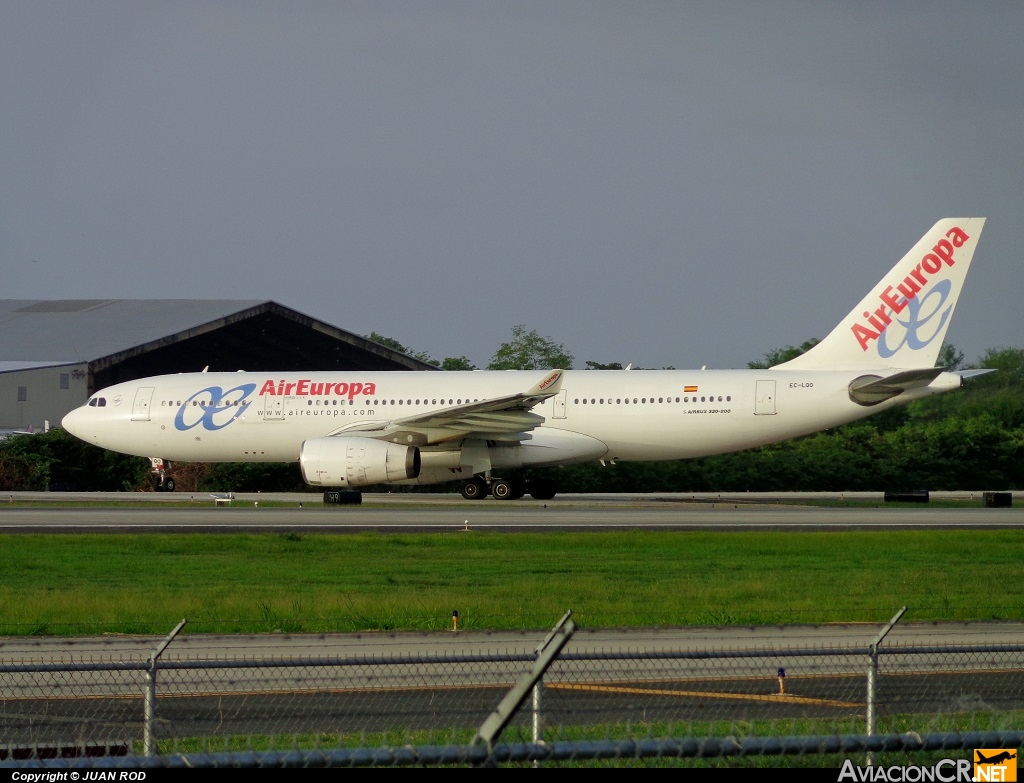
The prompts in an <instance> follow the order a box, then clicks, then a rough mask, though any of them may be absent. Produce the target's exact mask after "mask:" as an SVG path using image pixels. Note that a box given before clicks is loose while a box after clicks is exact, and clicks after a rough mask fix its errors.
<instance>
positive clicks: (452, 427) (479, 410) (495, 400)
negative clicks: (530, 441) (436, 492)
mask: <svg viewBox="0 0 1024 783" xmlns="http://www.w3.org/2000/svg"><path fill="white" fill-rule="evenodd" d="M563 372H564V371H563V370H552V371H551V372H550V373H548V374H547V375H546V376H544V378H543V379H542V380H540V381H539V382H537V383H536V384H534V385H533V386H531V387H530V388H529V389H527V390H526V391H524V392H520V393H518V394H509V395H505V396H503V397H492V398H491V399H487V400H478V401H477V402H467V403H464V404H463V405H456V406H454V407H451V408H441V409H439V410H434V411H429V412H427V413H421V414H417V415H415V416H406V417H403V418H398V419H392V420H390V421H387V422H381V421H376V422H366V423H365V424H363V423H359V424H353V425H350V426H348V427H342V428H341V429H338V430H335V431H334V432H332V433H331V434H332V435H342V434H344V435H362V436H364V437H367V438H374V439H376V440H387V441H391V442H393V443H403V444H407V445H409V446H429V445H432V444H435V443H443V442H445V441H449V440H455V439H458V438H464V437H466V436H467V435H473V436H475V437H478V438H482V439H486V440H522V439H523V436H524V435H525V433H526V432H528V431H529V430H532V429H533V428H534V427H537V426H539V425H540V424H542V423H543V422H544V417H543V416H540V415H539V414H536V413H533V412H531V411H530V409H531V408H532V407H533V406H534V405H536V404H537V403H539V402H542V401H543V400H546V399H547V398H548V397H553V396H554V395H556V394H558V392H559V389H560V388H561V385H562V375H563Z"/></svg>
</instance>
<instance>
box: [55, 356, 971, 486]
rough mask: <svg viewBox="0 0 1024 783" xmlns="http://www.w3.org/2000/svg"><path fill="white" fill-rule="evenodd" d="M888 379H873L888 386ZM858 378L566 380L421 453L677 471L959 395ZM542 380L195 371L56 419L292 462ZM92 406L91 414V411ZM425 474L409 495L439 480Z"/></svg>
mask: <svg viewBox="0 0 1024 783" xmlns="http://www.w3.org/2000/svg"><path fill="white" fill-rule="evenodd" d="M891 372H892V371H891V370H882V371H879V372H878V373H876V374H878V375H883V376H884V375H888V374H890V373H891ZM862 375H864V372H863V371H859V372H857V371H838V370H833V371H798V370H679V371H677V370H658V371H644V370H623V371H601V370H593V371H591V370H587V371H566V372H565V373H564V377H563V379H562V382H561V384H562V385H561V388H560V391H559V392H558V394H556V395H555V396H553V397H550V398H548V399H546V400H544V401H542V402H540V403H539V404H537V405H536V406H535V407H533V408H532V412H533V413H535V414H539V415H540V416H542V417H543V423H542V424H540V426H537V427H535V428H534V429H532V430H531V431H529V432H526V433H524V434H523V435H522V436H521V437H505V438H501V437H497V438H490V437H487V435H486V434H483V435H476V436H472V438H471V437H459V438H453V439H452V440H451V441H448V442H442V443H433V444H429V445H425V446H422V447H421V452H422V454H423V465H424V467H425V468H430V467H431V466H436V467H437V468H438V469H439V470H440V469H441V468H455V467H458V465H459V464H460V463H461V464H464V465H465V464H467V463H468V464H470V465H471V464H472V463H471V462H468V461H467V460H466V459H464V458H462V457H461V456H460V454H462V453H463V452H466V453H468V451H469V450H470V446H469V445H468V444H467V443H466V441H468V440H471V439H473V438H475V439H476V440H477V444H478V445H477V446H476V448H480V447H481V446H483V447H486V448H488V449H489V450H490V464H491V465H492V466H493V467H495V468H500V467H507V468H518V467H530V466H539V465H557V464H569V463H574V462H584V461H592V460H598V459H603V460H609V461H619V460H622V461H632V460H664V459H685V458H690V457H698V456H702V455H708V454H718V453H723V452H729V451H738V450H741V449H746V448H750V447H753V446H759V445H763V444H767V443H774V442H777V441H781V440H785V439H787V438H792V437H796V436H799V435H805V434H808V433H812V432H816V431H819V430H823V429H827V428H829V427H833V426H836V425H839V424H843V423H846V422H849V421H853V420H855V419H859V418H863V417H865V416H868V415H871V414H874V413H877V412H879V411H881V410H885V409H887V408H891V407H893V406H895V405H898V404H903V403H906V402H909V401H911V400H913V399H919V398H921V397H924V396H928V395H930V394H935V393H938V392H942V391H947V390H949V389H953V388H958V387H959V386H960V382H961V379H960V376H958V375H956V374H952V373H943V374H941V375H940V376H939V377H938V378H936V379H935V380H934V381H933V382H932V383H931V384H930V385H928V386H926V387H923V388H919V389H913V390H910V391H908V392H906V393H904V394H901V395H900V396H899V397H897V398H896V399H894V400H888V401H886V402H883V403H880V404H878V405H874V406H864V405H860V404H857V403H856V402H854V401H853V400H851V398H850V394H849V385H850V382H851V381H852V380H853V379H854V378H857V377H859V376H862ZM541 377H543V371H506V372H490V371H477V372H375V373H358V372H351V373H350V372H308V373H276V374H275V373H263V372H257V373H193V374H180V375H164V376H158V377H154V378H146V379H142V380H139V381H130V382H126V383H121V384H117V385H115V386H111V387H109V388H107V389H104V390H102V391H101V392H98V393H97V394H95V395H93V398H92V399H91V400H90V403H89V404H88V405H86V406H82V407H81V408H78V409H76V410H74V411H72V412H71V413H69V414H68V416H67V417H66V418H65V419H64V426H65V428H66V429H68V430H69V431H70V432H72V433H73V434H75V435H77V436H78V437H80V438H82V439H84V440H86V441H88V442H90V443H94V444H96V445H98V446H102V447H104V448H107V449H111V450H114V451H119V452H124V453H128V454H136V455H139V456H160V457H163V458H165V459H171V460H183V461H194V462H255V461H259V462H292V461H295V460H297V459H298V458H299V453H300V449H301V447H302V444H303V442H304V441H306V440H308V439H312V438H321V437H325V436H330V435H338V434H343V433H344V432H345V430H346V429H347V428H350V427H360V428H361V429H365V425H367V424H369V423H372V422H380V423H381V424H384V423H387V422H390V421H393V420H396V419H402V418H405V417H410V416H416V415H418V414H424V413H426V412H429V411H434V410H444V409H449V408H455V407H458V406H460V405H463V404H465V403H470V402H473V401H476V400H486V399H491V398H496V397H501V396H503V395H509V394H515V393H517V392H520V391H522V390H523V389H526V388H529V387H530V386H531V385H532V384H534V383H536V382H537V380H538V378H541ZM101 401H102V404H101ZM452 477H453V476H451V475H444V473H443V472H440V473H432V472H431V471H430V470H426V471H425V472H424V475H423V477H422V478H421V483H431V482H433V481H442V480H450V479H451V478H452Z"/></svg>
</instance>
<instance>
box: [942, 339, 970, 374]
mask: <svg viewBox="0 0 1024 783" xmlns="http://www.w3.org/2000/svg"><path fill="white" fill-rule="evenodd" d="M935 366H936V367H945V368H946V369H947V370H959V369H960V368H961V367H963V366H964V352H963V351H958V350H957V348H956V346H955V345H953V343H943V344H942V350H940V351H939V358H938V359H936V360H935Z"/></svg>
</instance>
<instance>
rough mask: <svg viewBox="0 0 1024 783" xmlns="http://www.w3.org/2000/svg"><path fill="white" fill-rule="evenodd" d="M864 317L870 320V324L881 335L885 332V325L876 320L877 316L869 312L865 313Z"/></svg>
mask: <svg viewBox="0 0 1024 783" xmlns="http://www.w3.org/2000/svg"><path fill="white" fill-rule="evenodd" d="M864 317H865V318H867V319H868V323H869V324H871V325H872V326H873V327H875V328H876V329H877V330H878V333H879V334H881V333H882V332H884V331H885V324H883V323H882V322H881V321H879V320H878V319H877V318H875V316H874V315H872V314H871V313H869V312H868V311H867V310H865V311H864Z"/></svg>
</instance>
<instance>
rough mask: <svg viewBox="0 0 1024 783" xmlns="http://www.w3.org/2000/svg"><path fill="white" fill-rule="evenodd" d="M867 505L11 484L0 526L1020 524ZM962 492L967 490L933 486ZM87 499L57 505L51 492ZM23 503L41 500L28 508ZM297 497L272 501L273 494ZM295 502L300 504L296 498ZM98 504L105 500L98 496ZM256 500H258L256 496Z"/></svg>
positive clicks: (544, 528)
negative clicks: (26, 489)
mask: <svg viewBox="0 0 1024 783" xmlns="http://www.w3.org/2000/svg"><path fill="white" fill-rule="evenodd" d="M842 497H843V499H844V500H847V501H850V500H854V501H857V502H859V503H862V504H863V505H858V506H855V507H851V506H827V505H801V504H803V503H807V502H809V501H810V502H825V501H830V500H833V499H834V500H838V499H839V496H838V495H837V494H826V493H822V494H812V493H795V494H787V495H783V494H772V493H769V494H752V493H743V494H736V495H717V494H715V495H707V494H704V495H691V494H686V495H683V494H658V495H629V494H627V495H562V496H559V497H557V498H555V499H554V500H551V501H547V502H541V501H534V500H526V499H523V500H518V501H510V502H498V501H493V500H485V501H473V502H471V501H464V500H462V499H461V498H459V497H458V496H454V495H421V494H366V495H365V496H364V503H363V505H361V506H325V505H324V504H323V502H322V500H321V498H320V496H318V495H302V494H275V495H270V494H267V495H261V494H238V495H235V496H233V498H232V499H231V500H227V499H225V498H221V500H220V503H219V504H218V502H217V500H216V499H215V498H214V497H213V496H211V495H208V494H199V493H196V494H192V495H188V494H185V493H177V494H174V495H163V494H156V493H110V494H99V493H96V494H93V493H89V494H74V493H69V494H66V495H65V494H57V493H16V494H13V495H10V496H9V499H8V501H9V502H8V503H7V504H4V503H2V502H0V533H41V532H49V533H100V532H108V533H109V532H120V533H146V532H151V533H158V532H159V533H173V532H192V533H242V532H248V533H252V532H302V533H314V532H322V533H352V532H362V531H370V530H372V531H378V532H406V533H417V532H419V533H428V532H452V533H455V532H460V531H461V532H464V531H467V530H476V531H492V532H506V533H509V532H556V531H575V532H579V531H612V530H679V531H685V530H705V531H707V530H719V531H730V530H736V531H750V530H786V531H795V530H815V531H842V530H869V529H889V530H908V529H933V530H939V529H944V528H945V529H1000V528H1019V527H1024V508H1021V507H1018V508H984V507H983V506H982V504H981V493H972V496H971V499H970V500H969V502H976V503H977V505H976V506H974V507H959V508H948V507H947V508H944V507H934V506H930V505H928V504H920V505H916V504H915V505H913V506H910V505H907V504H896V505H893V504H885V503H883V502H882V496H881V493H860V494H855V493H846V494H844V495H843V496H842ZM945 497H955V498H966V497H967V494H966V493H948V494H947V495H946V496H943V495H940V494H938V493H936V494H934V495H933V498H935V499H936V500H939V499H945ZM57 500H59V501H64V502H71V503H76V502H77V503H82V505H78V506H76V505H67V506H65V505H58V504H57V503H56V502H55V501H57ZM20 502H38V503H39V504H40V505H38V506H34V507H24V506H21V505H18V504H19V503H20ZM272 502H278V503H293V504H296V505H294V506H292V507H286V508H282V507H268V503H272ZM299 503H302V506H301V507H299V506H298V505H297V504H299ZM98 504H103V505H98ZM261 504H262V505H261Z"/></svg>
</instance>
